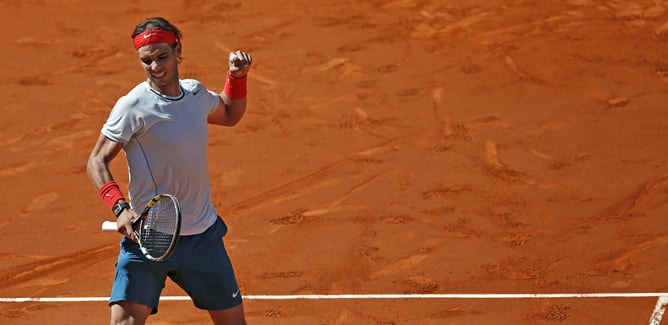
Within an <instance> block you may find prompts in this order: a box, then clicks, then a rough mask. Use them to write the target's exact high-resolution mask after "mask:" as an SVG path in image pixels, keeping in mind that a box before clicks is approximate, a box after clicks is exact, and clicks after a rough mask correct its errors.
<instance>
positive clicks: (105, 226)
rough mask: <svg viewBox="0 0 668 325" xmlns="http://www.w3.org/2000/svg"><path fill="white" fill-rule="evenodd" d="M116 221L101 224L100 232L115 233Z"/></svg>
mask: <svg viewBox="0 0 668 325" xmlns="http://www.w3.org/2000/svg"><path fill="white" fill-rule="evenodd" d="M116 230H117V228H116V221H105V222H103V223H102V231H116Z"/></svg>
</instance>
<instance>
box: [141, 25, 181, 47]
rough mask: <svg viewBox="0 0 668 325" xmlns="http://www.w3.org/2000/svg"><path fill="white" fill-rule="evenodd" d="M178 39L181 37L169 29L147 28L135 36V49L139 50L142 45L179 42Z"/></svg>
mask: <svg viewBox="0 0 668 325" xmlns="http://www.w3.org/2000/svg"><path fill="white" fill-rule="evenodd" d="M178 40H179V38H178V36H176V33H174V32H172V31H169V30H162V29H152V30H146V31H144V32H142V33H140V34H139V35H137V36H135V38H134V43H135V50H139V48H140V47H142V46H146V45H149V44H155V43H167V44H173V43H178Z"/></svg>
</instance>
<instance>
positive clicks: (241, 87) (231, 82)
mask: <svg viewBox="0 0 668 325" xmlns="http://www.w3.org/2000/svg"><path fill="white" fill-rule="evenodd" d="M247 81H248V75H245V76H244V77H243V78H238V79H237V78H234V77H232V75H230V73H229V72H228V73H227V79H226V80H225V89H224V90H223V92H224V93H225V95H227V98H229V99H244V98H245V97H246V85H247Z"/></svg>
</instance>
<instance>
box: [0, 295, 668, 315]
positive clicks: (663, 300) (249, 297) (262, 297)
mask: <svg viewBox="0 0 668 325" xmlns="http://www.w3.org/2000/svg"><path fill="white" fill-rule="evenodd" d="M651 297H656V298H659V302H660V303H657V307H656V308H659V305H661V306H663V305H665V303H666V302H668V292H648V293H527V294H522V293H520V294H514V293H500V294H473V293H472V294H467V293H463V294H457V293H452V294H340V295H247V296H244V299H247V300H308V299H315V300H325V299H547V298H651ZM108 299H109V297H17V298H0V303H11V302H93V301H107V300H108ZM160 300H161V301H185V300H190V297H188V296H162V297H160ZM655 313H656V311H655Z"/></svg>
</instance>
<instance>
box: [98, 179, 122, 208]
mask: <svg viewBox="0 0 668 325" xmlns="http://www.w3.org/2000/svg"><path fill="white" fill-rule="evenodd" d="M98 194H100V199H102V201H104V203H105V204H107V206H108V207H109V209H113V207H114V204H116V202H118V200H125V197H123V193H122V192H121V188H120V187H118V184H117V183H116V182H114V181H111V182H108V183H106V184H104V185H102V187H100V190H99V191H98Z"/></svg>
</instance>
